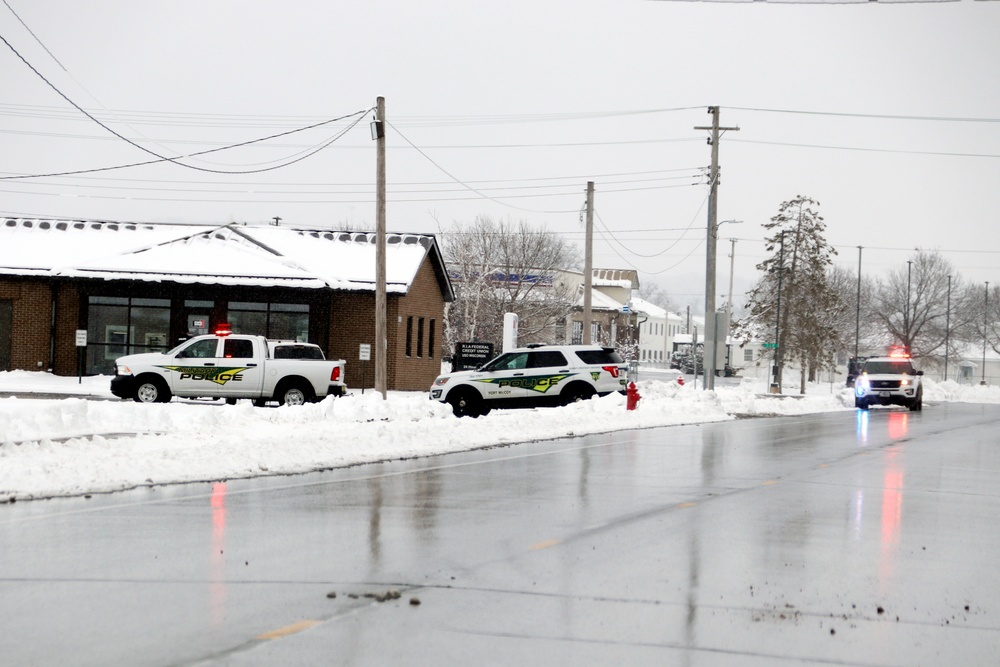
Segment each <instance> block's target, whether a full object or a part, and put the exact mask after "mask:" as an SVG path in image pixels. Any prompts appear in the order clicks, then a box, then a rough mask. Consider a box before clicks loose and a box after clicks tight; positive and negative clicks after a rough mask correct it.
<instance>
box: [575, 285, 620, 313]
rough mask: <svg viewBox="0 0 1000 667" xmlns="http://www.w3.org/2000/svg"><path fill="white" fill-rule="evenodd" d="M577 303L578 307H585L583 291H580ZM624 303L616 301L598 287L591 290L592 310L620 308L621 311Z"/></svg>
mask: <svg viewBox="0 0 1000 667" xmlns="http://www.w3.org/2000/svg"><path fill="white" fill-rule="evenodd" d="M576 305H577V307H578V308H583V291H582V290H581V291H580V296H579V297H577V300H576ZM623 307H624V306H623V304H621V303H619V302H617V301H615V300H614V299H612V298H611V297H610V296H608V295H607V294H605V293H604V292H598V291H597V290H596V289H592V290H590V309H591V310H618V311H621V310H622V308H623Z"/></svg>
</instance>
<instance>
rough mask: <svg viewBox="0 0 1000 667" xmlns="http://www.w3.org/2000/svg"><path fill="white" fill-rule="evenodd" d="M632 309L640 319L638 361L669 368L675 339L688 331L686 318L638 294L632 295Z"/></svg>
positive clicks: (656, 366)
mask: <svg viewBox="0 0 1000 667" xmlns="http://www.w3.org/2000/svg"><path fill="white" fill-rule="evenodd" d="M632 310H633V311H635V313H636V317H637V319H638V328H639V358H638V361H639V362H640V363H642V364H648V365H651V366H653V367H655V368H669V366H670V357H671V353H672V352H673V349H674V341H675V340H676V337H677V336H683V335H685V333H686V332H687V321H686V318H684V317H682V316H681V315H678V314H677V313H671V312H670V311H668V310H666V309H664V308H660V307H659V306H657V305H656V304H654V303H650V302H649V301H646V300H645V299H642V298H640V297H638V296H634V297H632Z"/></svg>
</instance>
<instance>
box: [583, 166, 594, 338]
mask: <svg viewBox="0 0 1000 667" xmlns="http://www.w3.org/2000/svg"><path fill="white" fill-rule="evenodd" d="M585 246H586V249H585V251H584V253H583V257H584V259H583V344H584V345H590V344H591V343H593V342H594V341H593V340H592V336H591V335H590V322H591V319H592V316H591V308H592V306H593V304H592V303H591V291H592V289H593V285H594V182H593V181H587V238H586V242H585Z"/></svg>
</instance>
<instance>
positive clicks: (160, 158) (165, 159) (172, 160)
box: [0, 35, 370, 180]
mask: <svg viewBox="0 0 1000 667" xmlns="http://www.w3.org/2000/svg"><path fill="white" fill-rule="evenodd" d="M0 41H2V42H3V43H4V44H5V45H6V46H7V48H9V49H10V50H11V51H12V52H13V53H14V55H16V56H17V57H18V58H19V59H20V60H21V62H23V63H24V64H25V65H26V66H27V67H28V69H30V70H31V71H32V72H34V73H35V75H36V76H38V78H40V79H41V80H42V81H44V82H45V84H46V85H48V86H49V88H51V89H52V90H53V91H55V93H56V94H57V95H59V96H60V97H61V98H63V99H64V100H66V102H67V103H69V104H70V106H72V107H73V108H75V109H76V110H77V111H79V112H80V113H82V114H83V115H85V116H86V117H87V118H89V119H90V120H92V121H93V122H95V123H97V124H98V125H99V126H101V127H102V128H104V129H105V130H107V131H108V132H110V133H111V134H113V135H114V136H116V137H118V138H119V139H121V140H122V141H124V142H125V143H127V144H129V145H130V146H133V147H135V148H138V149H139V150H141V151H143V152H144V153H148V154H149V155H152V156H153V157H155V158H157V159H156V160H154V161H153V162H170V163H172V164H176V165H178V166H181V167H186V168H188V169H194V170H196V171H203V172H207V173H212V174H255V173H261V172H265V171H272V170H274V169H281V168H283V167H287V166H290V165H292V164H295V163H297V162H301V161H302V160H304V159H306V158H308V157H311V156H312V155H315V154H316V153H318V152H319V151H321V150H323V149H324V148H326V147H327V146H329V145H330V144H332V143H333V142H334V141H336V140H337V139H339V138H340V137H342V136H343V135H344V134H346V133H347V131H349V130H350V129H351V128H353V127H354V126H355V125H357V123H358V121H359V120H361V117H362V115H364V114H365V113H367V112H368V111H370V109H366V110H365V111H360V112H356V113H357V114H358V118H357V119H355V120H354V122H353V123H351V124H350V125H348V126H347V128H346V129H345V130H343V131H342V132H341V133H339V134H336V135H334V137H333V138H332V139H330V140H328V141H326V142H325V143H322V144H320V145H319V146H318V147H317V148H316V149H315V150H313V151H311V152H309V153H308V154H307V155H302V156H300V157H298V158H295V159H293V160H290V161H288V162H287V163H285V164H281V165H278V166H274V167H268V168H264V169H254V170H245V171H229V170H219V169H208V168H206V167H198V166H196V165H190V164H185V163H183V162H179V161H178V160H179V159H184V158H190V157H194V156H197V155H205V154H208V153H214V152H218V151H219V150H223V149H213V150H207V151H202V152H200V153H192V154H190V155H186V156H180V157H177V158H171V157H167V156H164V155H160V154H159V153H157V152H155V151H152V150H150V149H148V148H146V147H145V146H142V145H140V144H138V143H136V142H135V141H132V140H131V139H129V138H128V137H126V136H124V135H123V134H121V133H119V132H117V131H116V130H115V129H113V128H111V127H109V126H108V125H105V124H104V123H103V122H101V121H100V120H98V119H97V118H96V117H94V116H93V115H92V114H91V113H90V112H88V111H87V110H85V109H84V108H83V107H81V106H80V105H79V104H77V103H76V102H74V101H73V100H71V99H70V98H69V97H68V96H67V95H66V94H65V93H63V92H62V91H61V90H59V88H57V87H56V86H55V84H53V83H52V82H51V81H49V80H48V79H47V78H45V75H44V74H42V73H41V72H40V71H38V70H37V69H36V68H35V67H34V65H32V64H31V63H30V62H28V60H27V59H26V58H25V57H24V56H22V55H21V54H20V53H19V52H18V50H17V49H15V48H14V46H13V45H12V44H11V43H10V42H8V41H7V39H6V38H5V37H4V36H3V35H0ZM351 115H354V114H351ZM349 117H350V116H344V117H343V118H349ZM336 120H341V119H334V120H331V121H327V122H325V123H318V124H316V125H315V127H318V126H319V125H326V124H328V123H332V122H335V121H336ZM284 134H290V133H287V132H286V133H282V135H284ZM278 136H281V135H278ZM260 141H262V140H253V141H249V142H243V143H242V144H235V145H234V146H230V147H228V148H235V147H237V146H240V145H249V144H252V143H259V142H260ZM140 164H149V163H148V162H147V163H137V164H133V165H127V166H139V165H140ZM113 168H115V169H121V168H123V167H113ZM105 169H109V168H105ZM103 170H104V169H94V170H87V171H103ZM73 173H85V172H79V171H77V172H64V173H61V174H50V175H55V176H65V175H69V174H73ZM13 178H27V177H25V176H20V177H18V176H14V177H6V178H4V179H2V180H8V179H13Z"/></svg>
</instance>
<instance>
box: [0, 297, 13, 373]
mask: <svg viewBox="0 0 1000 667" xmlns="http://www.w3.org/2000/svg"><path fill="white" fill-rule="evenodd" d="M13 337H14V302H13V301H11V300H10V299H0V371H9V370H11V367H10V347H11V339H12V338H13Z"/></svg>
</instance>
